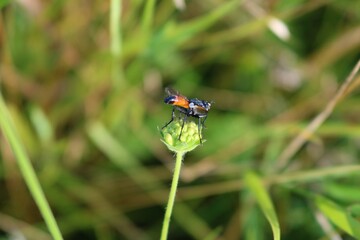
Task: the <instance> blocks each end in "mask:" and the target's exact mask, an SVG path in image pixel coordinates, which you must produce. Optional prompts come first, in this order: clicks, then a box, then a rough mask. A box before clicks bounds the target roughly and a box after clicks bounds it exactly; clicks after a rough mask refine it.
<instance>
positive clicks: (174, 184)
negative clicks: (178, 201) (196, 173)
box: [160, 152, 184, 240]
mask: <svg viewBox="0 0 360 240" xmlns="http://www.w3.org/2000/svg"><path fill="white" fill-rule="evenodd" d="M183 157H184V153H183V152H177V153H176V162H175V169H174V176H173V179H172V183H171V189H170V194H169V200H168V203H167V206H166V212H165V217H164V222H163V226H162V230H161V237H160V240H166V239H167V235H168V232H169V225H170V218H171V213H172V210H173V207H174V202H175V196H176V190H177V186H178V183H179V176H180V169H181V163H182V160H183Z"/></svg>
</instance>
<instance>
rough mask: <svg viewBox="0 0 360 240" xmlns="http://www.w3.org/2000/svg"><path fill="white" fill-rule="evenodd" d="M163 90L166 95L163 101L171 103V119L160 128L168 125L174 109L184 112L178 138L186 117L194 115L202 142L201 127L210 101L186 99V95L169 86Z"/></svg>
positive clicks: (172, 119)
mask: <svg viewBox="0 0 360 240" xmlns="http://www.w3.org/2000/svg"><path fill="white" fill-rule="evenodd" d="M165 92H166V94H167V95H168V96H167V97H166V98H165V99H164V102H165V103H166V104H169V105H173V106H174V107H173V110H172V115H171V120H170V121H169V122H168V123H167V124H165V126H163V127H162V128H164V127H166V126H167V125H169V124H170V123H171V122H172V121H174V119H175V109H176V110H178V111H179V112H180V113H182V114H184V118H183V123H182V126H181V131H180V135H179V139H180V137H181V134H182V130H183V128H184V124H185V122H186V119H187V117H195V118H198V119H199V122H198V132H199V138H200V143H202V139H201V134H200V131H201V127H204V123H205V120H206V118H207V115H208V112H209V110H210V107H211V103H210V102H208V101H205V100H199V99H197V98H191V99H188V98H187V97H185V96H183V95H181V94H180V93H179V92H178V91H176V90H173V89H171V88H165Z"/></svg>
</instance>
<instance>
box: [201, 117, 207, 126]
mask: <svg viewBox="0 0 360 240" xmlns="http://www.w3.org/2000/svg"><path fill="white" fill-rule="evenodd" d="M206 118H207V116H205V117H204V120H203V121H202V123H201V125H202V126H203V128H206V126H205V120H206Z"/></svg>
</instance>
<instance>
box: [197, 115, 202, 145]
mask: <svg viewBox="0 0 360 240" xmlns="http://www.w3.org/2000/svg"><path fill="white" fill-rule="evenodd" d="M201 130H202V123H201V119H200V118H199V123H198V134H199V139H200V144H202V139H201Z"/></svg>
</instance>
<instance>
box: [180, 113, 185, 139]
mask: <svg viewBox="0 0 360 240" xmlns="http://www.w3.org/2000/svg"><path fill="white" fill-rule="evenodd" d="M186 118H187V115H185V116H184V118H183V123H182V126H181V130H180V135H179V140H180V137H181V134H182V131H183V128H184V125H185V122H186Z"/></svg>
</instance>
